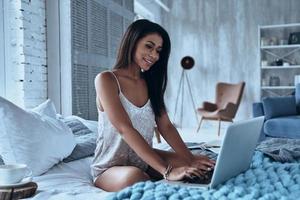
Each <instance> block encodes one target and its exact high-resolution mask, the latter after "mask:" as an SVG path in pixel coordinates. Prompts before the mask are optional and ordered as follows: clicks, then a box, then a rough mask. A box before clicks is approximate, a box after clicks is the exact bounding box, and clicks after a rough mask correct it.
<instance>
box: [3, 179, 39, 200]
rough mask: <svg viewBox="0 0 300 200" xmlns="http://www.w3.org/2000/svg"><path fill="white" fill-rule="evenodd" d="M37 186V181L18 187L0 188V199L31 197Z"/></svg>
mask: <svg viewBox="0 0 300 200" xmlns="http://www.w3.org/2000/svg"><path fill="white" fill-rule="evenodd" d="M37 188H38V185H37V184H36V183H35V182H29V183H27V184H25V185H21V186H16V187H7V188H0V200H15V199H22V198H29V197H32V196H33V195H34V194H35V192H36V190H37Z"/></svg>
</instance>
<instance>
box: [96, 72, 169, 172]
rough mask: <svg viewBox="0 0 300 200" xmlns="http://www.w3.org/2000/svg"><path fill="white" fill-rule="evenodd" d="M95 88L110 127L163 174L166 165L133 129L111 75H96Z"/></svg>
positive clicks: (104, 73) (106, 73)
mask: <svg viewBox="0 0 300 200" xmlns="http://www.w3.org/2000/svg"><path fill="white" fill-rule="evenodd" d="M95 87H96V93H97V98H98V99H99V100H100V103H101V107H102V108H103V110H104V111H105V113H106V114H107V115H108V118H109V120H110V122H111V123H112V125H113V126H114V127H115V128H116V129H117V130H118V131H119V132H120V134H121V136H122V138H123V139H124V140H125V142H126V143H127V144H128V145H129V146H130V147H131V148H132V149H133V150H134V151H135V152H136V153H137V155H138V156H139V157H140V158H142V159H143V160H144V161H145V162H146V163H148V164H149V165H150V166H151V167H153V168H154V169H155V170H157V171H158V172H160V173H161V174H163V173H164V172H165V170H166V168H167V165H168V164H167V163H165V161H163V160H162V159H161V158H160V157H159V155H158V154H157V153H156V152H155V151H154V150H153V149H152V148H151V147H150V146H149V145H148V143H147V142H146V141H145V139H144V138H143V137H142V136H141V135H140V134H139V132H138V131H137V130H136V129H135V128H134V127H133V125H132V123H131V120H130V118H129V116H128V114H127V113H126V111H125V110H124V108H123V106H122V104H121V101H120V98H119V91H118V85H117V82H116V80H115V78H114V77H113V75H112V74H111V73H110V72H103V73H101V74H99V75H97V77H96V79H95Z"/></svg>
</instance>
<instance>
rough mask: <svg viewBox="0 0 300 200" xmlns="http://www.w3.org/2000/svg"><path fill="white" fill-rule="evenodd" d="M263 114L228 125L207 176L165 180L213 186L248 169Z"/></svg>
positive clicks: (191, 185)
mask: <svg viewBox="0 0 300 200" xmlns="http://www.w3.org/2000/svg"><path fill="white" fill-rule="evenodd" d="M263 122H264V116H262V117H257V118H253V119H250V120H246V121H241V122H235V123H233V124H232V125H230V126H229V127H228V129H227V131H226V134H225V136H224V140H223V142H222V145H221V149H220V153H219V155H218V158H217V161H216V165H215V168H214V170H213V171H211V173H208V176H209V177H207V178H199V177H197V178H196V179H186V180H183V181H167V180H163V182H167V183H169V184H176V185H182V186H188V187H201V188H206V189H208V188H215V187H216V186H217V185H219V184H221V183H224V182H225V181H227V180H229V179H230V178H233V177H235V176H236V175H238V174H240V173H242V172H245V171H246V170H247V169H249V167H250V164H251V161H252V156H253V154H254V150H255V147H256V145H257V142H258V139H259V136H260V132H261V128H262V125H263Z"/></svg>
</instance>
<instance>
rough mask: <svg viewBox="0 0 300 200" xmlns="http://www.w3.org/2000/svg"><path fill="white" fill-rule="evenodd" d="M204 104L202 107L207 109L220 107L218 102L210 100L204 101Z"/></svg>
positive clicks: (212, 109) (211, 109) (214, 109)
mask: <svg viewBox="0 0 300 200" xmlns="http://www.w3.org/2000/svg"><path fill="white" fill-rule="evenodd" d="M202 106H203V107H202V109H203V110H206V111H216V110H217V109H218V106H217V104H215V103H211V102H208V101H204V102H203V105H202Z"/></svg>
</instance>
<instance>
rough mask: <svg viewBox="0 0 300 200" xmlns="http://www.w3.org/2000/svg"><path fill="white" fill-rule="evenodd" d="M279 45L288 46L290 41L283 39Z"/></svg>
mask: <svg viewBox="0 0 300 200" xmlns="http://www.w3.org/2000/svg"><path fill="white" fill-rule="evenodd" d="M279 44H280V45H287V44H288V40H285V39H281V40H280V41H279Z"/></svg>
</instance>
